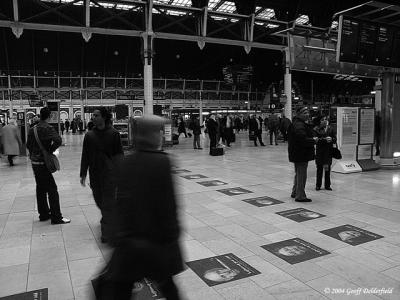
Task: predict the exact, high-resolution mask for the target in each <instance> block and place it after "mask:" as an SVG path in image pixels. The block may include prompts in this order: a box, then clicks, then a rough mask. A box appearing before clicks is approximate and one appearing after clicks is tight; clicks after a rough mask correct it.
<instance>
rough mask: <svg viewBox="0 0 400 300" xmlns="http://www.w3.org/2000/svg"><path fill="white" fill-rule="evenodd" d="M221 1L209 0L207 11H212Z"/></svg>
mask: <svg viewBox="0 0 400 300" xmlns="http://www.w3.org/2000/svg"><path fill="white" fill-rule="evenodd" d="M220 1H221V0H210V1H208V9H211V10H212V9H214V8H215V7H216V6H217V4H218V3H219V2H220Z"/></svg>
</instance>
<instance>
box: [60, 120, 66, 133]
mask: <svg viewBox="0 0 400 300" xmlns="http://www.w3.org/2000/svg"><path fill="white" fill-rule="evenodd" d="M60 130H61V135H64V130H65V127H64V123H63V122H61V123H60Z"/></svg>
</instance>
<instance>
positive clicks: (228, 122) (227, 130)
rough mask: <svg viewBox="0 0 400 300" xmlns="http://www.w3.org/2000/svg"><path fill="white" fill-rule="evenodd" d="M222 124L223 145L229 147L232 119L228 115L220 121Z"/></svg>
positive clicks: (231, 137)
mask: <svg viewBox="0 0 400 300" xmlns="http://www.w3.org/2000/svg"><path fill="white" fill-rule="evenodd" d="M222 123H223V128H224V129H223V132H224V140H225V144H226V145H227V146H228V147H230V146H231V142H233V135H234V132H233V126H234V123H233V118H232V117H231V116H230V115H227V116H225V117H224V118H223V119H222Z"/></svg>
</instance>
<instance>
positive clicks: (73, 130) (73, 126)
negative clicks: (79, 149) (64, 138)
mask: <svg viewBox="0 0 400 300" xmlns="http://www.w3.org/2000/svg"><path fill="white" fill-rule="evenodd" d="M70 126H71V130H72V133H75V132H76V121H75V120H72V121H71V125H70Z"/></svg>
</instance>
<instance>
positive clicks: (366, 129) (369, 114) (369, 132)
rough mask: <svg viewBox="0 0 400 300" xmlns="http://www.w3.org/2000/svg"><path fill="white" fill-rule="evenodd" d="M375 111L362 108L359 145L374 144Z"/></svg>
mask: <svg viewBox="0 0 400 300" xmlns="http://www.w3.org/2000/svg"><path fill="white" fill-rule="evenodd" d="M374 128H375V109H373V108H360V113H359V130H358V144H359V145H369V144H373V143H374Z"/></svg>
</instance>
